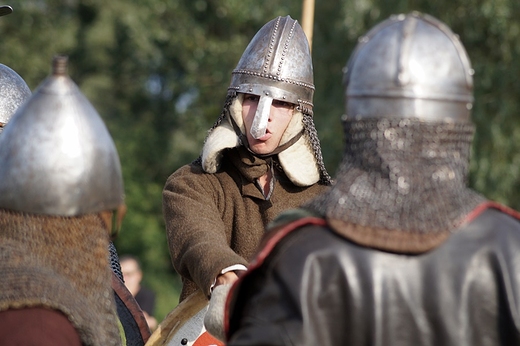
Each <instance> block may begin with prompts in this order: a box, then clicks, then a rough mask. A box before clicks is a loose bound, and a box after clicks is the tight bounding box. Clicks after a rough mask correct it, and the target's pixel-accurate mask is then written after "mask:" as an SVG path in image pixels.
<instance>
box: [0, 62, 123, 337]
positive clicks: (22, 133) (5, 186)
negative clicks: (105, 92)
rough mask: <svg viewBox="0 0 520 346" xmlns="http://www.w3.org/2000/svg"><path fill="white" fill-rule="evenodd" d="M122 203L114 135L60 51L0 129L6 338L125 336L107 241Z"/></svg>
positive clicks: (1, 301) (0, 271)
mask: <svg viewBox="0 0 520 346" xmlns="http://www.w3.org/2000/svg"><path fill="white" fill-rule="evenodd" d="M124 210H125V206H124V191H123V181H122V175H121V167H120V163H119V157H118V154H117V151H116V148H115V145H114V143H113V141H112V138H111V137H110V134H109V133H108V130H107V128H106V126H105V124H104V123H103V121H102V120H101V118H100V116H99V115H98V114H97V112H96V111H95V109H94V108H93V106H92V105H91V104H90V102H89V101H88V100H87V99H86V98H85V96H84V95H83V94H82V93H81V92H80V91H79V89H78V87H77V86H76V84H74V82H73V81H72V80H71V79H70V78H69V77H68V75H67V58H66V57H56V58H55V59H54V61H53V72H52V74H51V75H50V76H49V77H48V78H47V79H46V80H45V81H43V82H42V83H41V84H40V86H39V87H38V88H37V90H36V91H35V93H34V94H33V95H32V96H31V97H30V98H29V99H28V100H27V101H25V102H24V103H23V104H22V106H20V108H19V109H18V110H17V111H16V113H15V114H14V115H13V117H12V118H11V119H10V121H9V124H8V126H6V128H5V130H4V132H3V133H2V135H1V136H0V229H1V230H2V232H1V234H0V254H1V257H2V259H1V261H0V276H1V277H2V280H0V321H1V323H0V344H9V345H14V344H38V345H120V344H121V343H122V339H123V338H122V337H121V335H123V334H120V326H119V325H118V321H119V320H118V315H117V312H116V305H115V301H114V293H113V290H112V281H113V277H112V276H113V273H112V271H111V270H110V265H109V251H108V248H109V243H110V241H111V239H112V237H114V236H115V234H117V230H118V229H119V225H120V222H121V219H122V217H123V215H124Z"/></svg>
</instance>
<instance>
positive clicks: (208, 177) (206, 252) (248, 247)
mask: <svg viewBox="0 0 520 346" xmlns="http://www.w3.org/2000/svg"><path fill="white" fill-rule="evenodd" d="M274 167H275V168H274V177H275V179H274V187H273V190H272V193H271V195H270V198H269V199H266V198H265V197H264V195H263V194H262V193H261V191H260V190H259V188H258V187H257V185H256V184H255V182H254V181H255V180H256V179H257V178H258V177H260V176H262V175H263V174H265V173H266V172H267V170H268V169H269V165H268V162H267V161H265V160H263V159H259V158H257V157H254V156H252V155H250V154H248V153H247V151H246V150H245V149H243V147H239V148H238V149H237V148H235V149H230V150H228V151H226V153H225V154H224V157H223V158H222V161H221V167H220V169H219V170H218V171H217V173H215V174H209V173H205V172H204V171H203V170H202V167H201V166H200V165H197V164H189V165H186V166H183V167H181V168H180V169H178V170H177V171H176V172H174V173H173V174H172V175H171V176H170V177H169V178H168V180H167V182H166V185H165V187H164V191H163V212H164V217H165V221H166V231H167V237H168V244H169V249H170V255H171V258H172V263H173V266H174V268H175V270H177V272H178V273H179V274H180V275H181V276H182V277H183V289H182V292H181V297H180V301H182V300H183V299H185V298H186V297H187V296H188V295H190V294H191V293H193V292H195V290H196V289H197V287H199V288H201V289H202V290H203V291H204V293H205V294H206V295H209V293H210V287H211V285H212V284H213V282H214V280H215V278H216V277H217V275H218V274H219V273H220V271H221V270H222V269H224V268H226V267H229V266H231V265H234V264H243V265H247V264H248V263H249V261H250V260H251V258H252V256H253V255H254V253H255V250H256V247H257V245H258V243H259V241H260V239H261V237H262V236H263V234H264V230H265V226H266V225H267V224H268V223H269V222H270V221H272V220H273V219H274V218H275V216H277V215H278V214H279V213H280V212H282V211H284V210H287V209H292V208H296V207H298V206H300V205H301V204H303V203H304V202H306V201H308V200H309V199H311V198H313V197H314V196H316V195H317V194H319V193H321V192H324V191H325V189H327V188H328V187H327V186H325V185H321V184H314V185H312V186H309V187H299V186H295V185H294V184H293V183H292V182H291V181H290V180H289V179H288V178H287V177H286V175H285V174H284V173H283V171H282V170H281V168H279V165H276V164H275V165H274Z"/></svg>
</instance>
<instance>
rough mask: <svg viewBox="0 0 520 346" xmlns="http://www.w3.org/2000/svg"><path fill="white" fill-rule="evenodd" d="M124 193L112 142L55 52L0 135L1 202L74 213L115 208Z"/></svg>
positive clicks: (7, 206)
mask: <svg viewBox="0 0 520 346" xmlns="http://www.w3.org/2000/svg"><path fill="white" fill-rule="evenodd" d="M123 199H124V192H123V181H122V176H121V167H120V163H119V157H118V154H117V151H116V148H115V145H114V142H113V141H112V138H111V137H110V134H109V132H108V130H107V128H106V126H105V124H104V123H103V121H102V120H101V118H100V116H99V115H98V113H97V112H96V110H95V109H94V107H93V106H92V105H91V104H90V102H89V101H88V100H87V99H86V97H85V96H84V95H83V94H82V93H81V92H80V90H79V88H78V87H77V85H76V84H75V83H74V82H73V81H72V80H71V79H70V77H69V76H68V75H67V58H66V57H56V58H55V59H54V60H53V71H52V75H51V76H49V77H48V78H47V79H46V80H45V81H43V82H42V84H40V86H39V87H38V88H37V89H36V90H35V92H34V94H33V95H32V97H31V98H29V100H27V102H25V103H24V104H23V105H22V106H21V107H20V108H19V109H18V111H17V112H16V113H15V114H14V116H13V117H12V119H11V121H10V123H9V126H7V127H6V129H5V131H4V133H3V134H2V136H0V208H3V209H9V210H14V211H19V212H27V213H34V214H45V215H56V216H75V215H82V214H87V213H96V212H100V211H105V210H115V209H117V208H118V207H119V206H120V205H122V204H123Z"/></svg>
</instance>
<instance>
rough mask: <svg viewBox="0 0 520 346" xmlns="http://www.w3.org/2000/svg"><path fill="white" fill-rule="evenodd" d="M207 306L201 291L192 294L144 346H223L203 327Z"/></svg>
mask: <svg viewBox="0 0 520 346" xmlns="http://www.w3.org/2000/svg"><path fill="white" fill-rule="evenodd" d="M208 306H209V304H208V301H207V300H206V297H204V294H203V293H202V292H201V291H197V292H195V293H193V294H192V295H190V296H189V297H188V298H186V299H185V300H184V301H182V302H181V303H180V304H179V305H177V307H175V309H173V310H172V311H171V312H170V313H169V314H168V315H167V316H166V317H165V318H164V320H163V321H162V322H161V324H159V327H157V329H156V330H155V331H154V332H153V333H152V335H151V336H150V338H149V339H148V342H147V343H146V345H145V346H186V345H187V346H224V343H223V342H222V341H219V340H218V339H216V338H214V337H213V336H212V335H211V334H209V333H208V332H207V331H206V328H205V327H204V315H205V314H206V311H207V310H208Z"/></svg>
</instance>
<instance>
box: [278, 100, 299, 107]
mask: <svg viewBox="0 0 520 346" xmlns="http://www.w3.org/2000/svg"><path fill="white" fill-rule="evenodd" d="M273 106H276V107H283V108H293V107H294V105H293V104H292V103H290V102H285V101H280V100H273Z"/></svg>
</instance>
